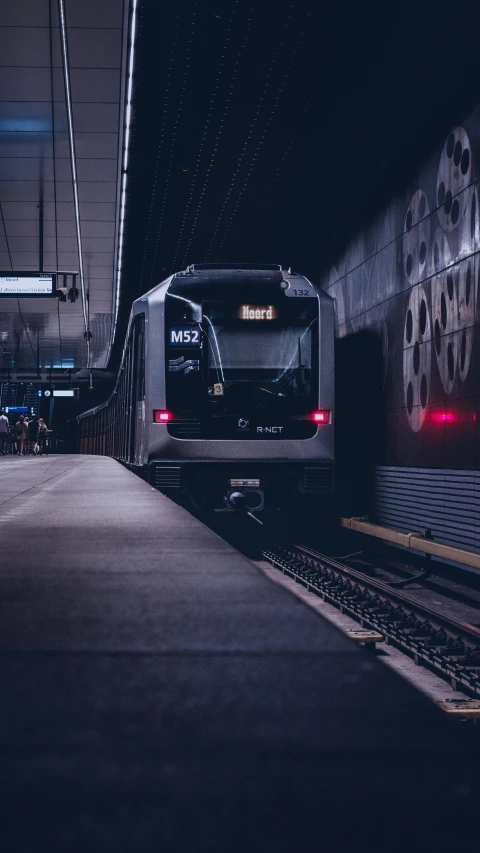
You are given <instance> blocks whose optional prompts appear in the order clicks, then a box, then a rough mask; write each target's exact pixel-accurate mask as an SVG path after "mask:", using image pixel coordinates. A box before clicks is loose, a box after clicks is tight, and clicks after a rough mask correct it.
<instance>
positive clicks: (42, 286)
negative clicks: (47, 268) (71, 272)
mask: <svg viewBox="0 0 480 853" xmlns="http://www.w3.org/2000/svg"><path fill="white" fill-rule="evenodd" d="M56 289H57V284H56V275H55V274H54V273H37V272H0V296H54V295H55V291H56Z"/></svg>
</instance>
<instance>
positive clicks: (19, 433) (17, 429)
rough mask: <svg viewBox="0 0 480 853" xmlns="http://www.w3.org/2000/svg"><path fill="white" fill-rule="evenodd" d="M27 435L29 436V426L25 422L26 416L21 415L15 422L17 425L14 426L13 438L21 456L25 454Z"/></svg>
mask: <svg viewBox="0 0 480 853" xmlns="http://www.w3.org/2000/svg"><path fill="white" fill-rule="evenodd" d="M27 436H28V426H27V423H26V422H25V417H24V416H23V415H20V417H19V419H18V421H17V423H16V424H15V426H14V428H13V439H14V442H15V446H16V449H17V453H18V454H19V455H20V456H24V455H25V442H26V440H27Z"/></svg>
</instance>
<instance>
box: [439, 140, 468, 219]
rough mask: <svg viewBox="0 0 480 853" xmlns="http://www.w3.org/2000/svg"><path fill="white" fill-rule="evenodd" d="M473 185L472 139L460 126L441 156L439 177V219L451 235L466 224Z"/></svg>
mask: <svg viewBox="0 0 480 853" xmlns="http://www.w3.org/2000/svg"><path fill="white" fill-rule="evenodd" d="M471 182H472V155H471V148H470V140H469V138H468V136H467V133H466V131H465V130H464V129H463V127H456V128H455V130H452V132H451V133H450V134H449V135H448V137H447V141H446V142H445V145H444V147H443V151H442V153H441V155H440V163H439V166H438V175H437V203H438V219H439V222H440V225H441V226H442V228H443V230H444V231H446V232H447V233H449V232H451V231H453V230H454V229H456V228H457V227H458V225H459V223H463V222H464V221H465V217H466V213H467V209H468V206H469V202H470V203H471V200H470V195H471V194H470V193H469V192H466V190H467V187H468V186H469V185H470V184H471Z"/></svg>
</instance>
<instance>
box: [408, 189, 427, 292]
mask: <svg viewBox="0 0 480 853" xmlns="http://www.w3.org/2000/svg"><path fill="white" fill-rule="evenodd" d="M429 213H430V209H429V206H428V201H427V197H426V195H425V193H424V192H423V190H417V191H416V192H414V194H413V196H412V198H411V199H410V202H409V204H408V207H407V212H406V214H405V222H404V232H405V233H404V235H403V269H404V272H405V275H406V278H407V281H408V283H409V284H418V282H419V281H421V280H422V279H423V278H424V277H425V275H426V266H427V252H428V242H429V238H430V219H429Z"/></svg>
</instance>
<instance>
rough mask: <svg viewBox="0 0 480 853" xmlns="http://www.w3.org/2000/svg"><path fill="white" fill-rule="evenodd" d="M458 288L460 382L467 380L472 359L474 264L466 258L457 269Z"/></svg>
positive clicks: (471, 259)
mask: <svg viewBox="0 0 480 853" xmlns="http://www.w3.org/2000/svg"><path fill="white" fill-rule="evenodd" d="M456 280H457V288H458V315H457V320H458V322H457V328H458V331H459V334H458V335H457V338H458V341H457V346H458V354H457V355H458V373H459V376H460V379H461V380H462V382H465V379H466V378H467V374H468V369H469V367H470V361H471V358H472V348H473V335H474V328H473V324H474V322H475V295H474V294H475V262H474V259H473V258H468V259H467V260H466V261H463V263H461V264H459V267H458V269H457V275H456Z"/></svg>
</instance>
